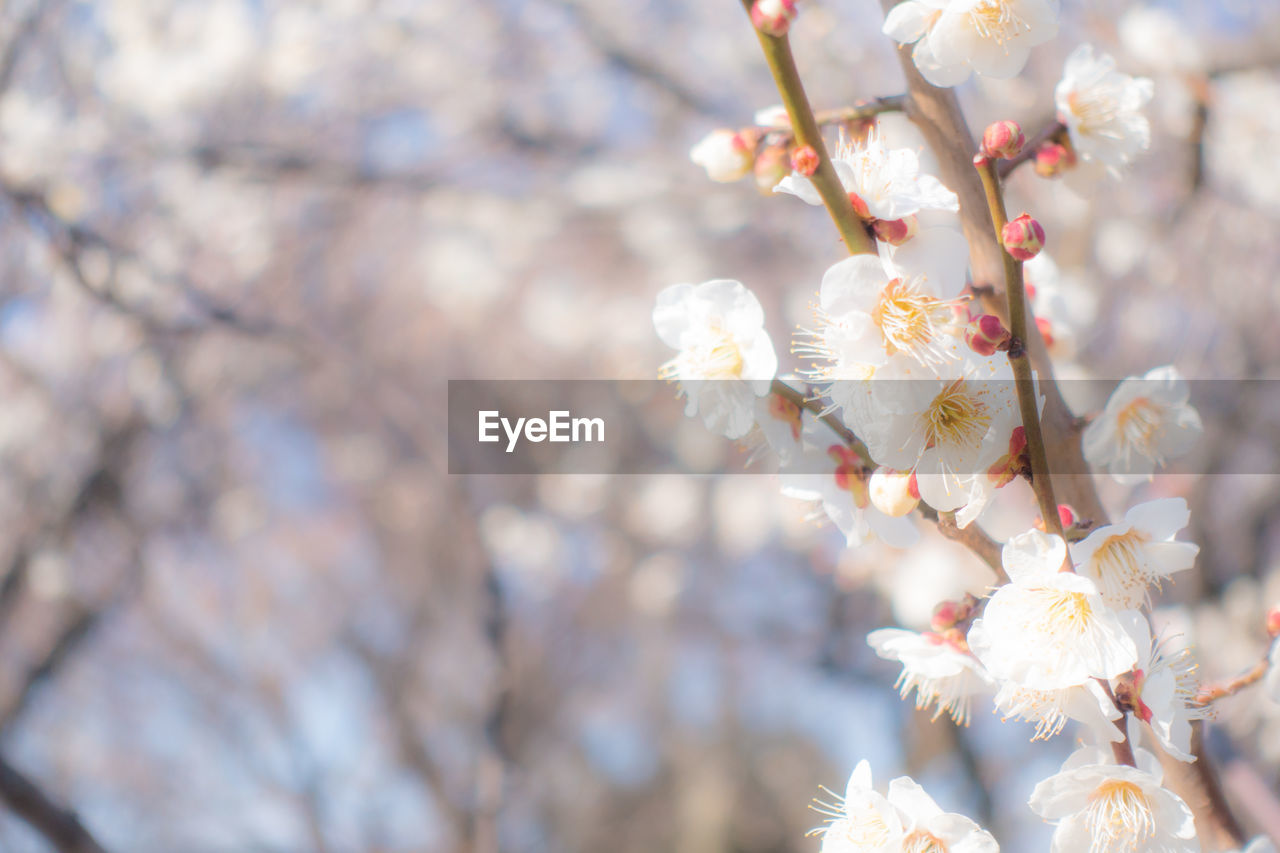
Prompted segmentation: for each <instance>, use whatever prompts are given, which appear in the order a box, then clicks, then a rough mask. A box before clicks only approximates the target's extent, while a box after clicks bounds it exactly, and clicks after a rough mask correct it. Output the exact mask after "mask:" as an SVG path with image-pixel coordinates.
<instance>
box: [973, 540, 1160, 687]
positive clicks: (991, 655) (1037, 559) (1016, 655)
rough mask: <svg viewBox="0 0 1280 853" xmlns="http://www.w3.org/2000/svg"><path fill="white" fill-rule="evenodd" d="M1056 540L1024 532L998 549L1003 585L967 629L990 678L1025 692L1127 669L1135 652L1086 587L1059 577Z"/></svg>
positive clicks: (1066, 575) (1061, 545) (1116, 619)
mask: <svg viewBox="0 0 1280 853" xmlns="http://www.w3.org/2000/svg"><path fill="white" fill-rule="evenodd" d="M1066 557H1067V546H1066V543H1065V542H1064V541H1063V540H1062V537H1060V536H1053V535H1050V534H1045V533H1041V532H1040V531H1039V530H1035V529H1032V530H1029V531H1027V532H1026V533H1023V534H1021V535H1019V536H1015V537H1013V538H1012V539H1010V540H1009V541H1008V542H1007V543H1006V544H1005V546H1004V551H1003V553H1002V562H1003V564H1004V569H1005V572H1007V573H1008V575H1009V583H1007V584H1005V585H1004V586H1002V587H1000V588H999V589H998V590H996V592H995V594H994V595H992V596H991V598H990V600H989V601H988V602H987V606H986V610H985V611H983V614H982V618H981V619H978V620H977V621H975V622H974V623H973V626H972V627H971V628H970V629H969V646H970V648H972V649H973V653H974V654H975V655H977V656H978V659H979V660H980V661H982V664H983V666H985V667H986V668H987V671H988V672H990V673H991V674H992V675H993V676H995V677H996V678H998V679H1001V680H1008V681H1013V682H1015V683H1017V684H1019V685H1021V686H1023V687H1027V688H1031V689H1033V690H1057V689H1061V688H1064V687H1074V686H1077V685H1080V684H1083V683H1084V682H1085V681H1086V680H1087V679H1090V678H1105V679H1110V678H1114V677H1116V676H1118V675H1121V674H1122V673H1125V672H1128V671H1129V670H1131V669H1132V668H1133V667H1134V665H1135V664H1136V663H1137V660H1138V649H1137V646H1136V645H1135V644H1134V641H1133V638H1131V637H1130V636H1129V634H1128V633H1127V631H1126V630H1125V623H1124V622H1123V621H1122V619H1121V616H1120V614H1118V613H1116V612H1115V611H1114V610H1112V609H1111V608H1109V607H1107V605H1106V604H1105V603H1104V602H1103V600H1102V596H1101V595H1099V594H1098V588H1097V587H1096V586H1095V585H1094V583H1093V581H1091V580H1089V579H1088V578H1086V577H1082V576H1081V575H1077V574H1073V573H1071V572H1063V571H1060V569H1061V568H1062V565H1063V561H1064V560H1065V559H1066Z"/></svg>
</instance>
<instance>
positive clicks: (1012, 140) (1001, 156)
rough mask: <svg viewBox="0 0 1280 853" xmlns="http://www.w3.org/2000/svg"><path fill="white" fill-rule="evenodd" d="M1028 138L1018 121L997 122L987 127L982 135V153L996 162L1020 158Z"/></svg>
mask: <svg viewBox="0 0 1280 853" xmlns="http://www.w3.org/2000/svg"><path fill="white" fill-rule="evenodd" d="M1026 144H1027V137H1026V136H1024V135H1023V133H1022V128H1021V127H1019V126H1018V123H1017V122H1016V121H1008V120H1005V121H997V122H994V123H992V124H989V125H987V129H986V130H985V131H983V133H982V153H983V154H984V155H986V156H987V157H990V158H994V159H996V160H1008V159H1009V158H1010V157H1016V156H1018V152H1020V151H1021V150H1022V146H1024V145H1026Z"/></svg>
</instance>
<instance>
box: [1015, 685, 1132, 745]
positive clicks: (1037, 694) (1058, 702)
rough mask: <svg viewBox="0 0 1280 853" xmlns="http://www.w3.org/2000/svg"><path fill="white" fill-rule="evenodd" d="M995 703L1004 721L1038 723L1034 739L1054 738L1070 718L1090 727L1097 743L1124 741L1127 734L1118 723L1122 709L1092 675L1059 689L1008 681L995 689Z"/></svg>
mask: <svg viewBox="0 0 1280 853" xmlns="http://www.w3.org/2000/svg"><path fill="white" fill-rule="evenodd" d="M995 705H996V710H997V711H998V712H999V713H1000V714H1001V719H1002V720H1006V721H1007V720H1010V719H1015V720H1023V721H1025V722H1029V723H1035V724H1036V733H1035V735H1034V736H1033V737H1032V738H1031V739H1032V740H1042V739H1048V738H1051V737H1053V736H1054V735H1056V734H1058V733H1059V732H1061V731H1062V729H1063V727H1064V726H1066V724H1067V721H1068V720H1075V721H1076V722H1078V723H1083V724H1084V725H1085V726H1087V727H1088V730H1089V733H1090V734H1091V735H1092V736H1093V739H1094V741H1095V742H1097V743H1109V742H1113V741H1120V740H1124V733H1123V732H1121V731H1120V729H1119V727H1117V726H1116V725H1115V721H1116V720H1119V719H1120V717H1121V716H1122V714H1121V713H1120V709H1119V708H1117V707H1116V703H1115V702H1114V701H1113V700H1112V699H1111V697H1110V696H1108V695H1107V694H1106V691H1104V690H1103V689H1102V685H1101V684H1099V683H1098V682H1097V681H1096V680H1094V679H1092V678H1091V679H1089V680H1087V681H1085V682H1084V683H1083V684H1078V685H1076V686H1074V687H1063V688H1059V689H1057V690H1034V689H1032V688H1029V687H1023V686H1022V685H1020V684H1017V683H1015V682H1012V681H1006V682H1004V683H1003V684H1001V685H1000V689H999V690H998V691H997V692H996V697H995Z"/></svg>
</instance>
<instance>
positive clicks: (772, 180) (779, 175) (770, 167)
mask: <svg viewBox="0 0 1280 853" xmlns="http://www.w3.org/2000/svg"><path fill="white" fill-rule="evenodd" d="M788 166H789V164H788V163H787V149H786V146H784V145H769V146H767V147H766V148H764V149H762V150H761V151H760V153H759V154H758V155H756V163H755V167H754V168H753V170H752V171H753V172H754V174H755V176H756V189H758V190H760V192H761V193H763V194H764V195H769V194H771V193H772V192H773V188H774V187H776V186H777V185H778V182H779V181H781V180H782V179H783V178H785V177H786V176H787V172H788V171H790V170H789V169H788Z"/></svg>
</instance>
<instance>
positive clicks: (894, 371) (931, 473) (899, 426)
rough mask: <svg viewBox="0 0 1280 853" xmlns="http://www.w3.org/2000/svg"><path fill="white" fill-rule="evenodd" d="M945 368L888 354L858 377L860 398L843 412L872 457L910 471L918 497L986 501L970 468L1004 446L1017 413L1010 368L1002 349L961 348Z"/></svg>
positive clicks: (936, 501) (980, 468)
mask: <svg viewBox="0 0 1280 853" xmlns="http://www.w3.org/2000/svg"><path fill="white" fill-rule="evenodd" d="M945 374H946V375H944V376H938V375H936V374H929V373H922V372H921V371H919V370H918V369H915V368H914V367H913V366H912V365H909V364H906V363H904V362H903V361H902V360H896V361H891V362H890V363H889V364H887V365H886V366H885V367H884V368H881V369H880V370H878V371H877V372H876V378H875V379H873V380H871V381H869V382H866V383H863V385H864V386H865V390H864V391H863V394H864V396H865V397H866V398H867V399H866V401H865V402H863V403H856V404H855V401H854V400H850V405H849V406H848V407H847V408H845V409H844V411H843V415H844V418H845V421H846V422H847V423H848V424H849V426H850V428H852V429H853V431H854V432H855V433H857V434H858V435H859V436H861V437H862V439H863V440H864V441H865V442H866V444H867V449H868V450H869V451H870V453H871V456H872V458H873V459H875V460H876V462H878V463H879V464H881V465H887V466H888V467H890V468H894V469H896V470H899V471H915V473H916V483H917V485H918V487H919V491H920V497H921V498H922V499H923V500H924V501H925V502H926V503H928V504H929V505H930V506H932V507H933V508H934V509H937V510H940V511H951V510H956V509H958V508H960V507H964V506H966V505H968V504H970V503H971V502H972V501H974V500H975V499H976V500H980V501H985V497H986V494H987V493H986V492H985V491H984V485H983V484H982V483H981V482H979V481H980V480H981V479H982V477H978V476H977V475H985V473H986V471H987V469H988V468H990V467H991V465H992V464H993V463H994V462H995V461H996V460H997V459H998V458H999V457H1000V456H1001V455H1002V454H1004V453H1005V452H1006V450H1007V448H1008V446H1009V436H1010V435H1011V434H1012V432H1013V429H1014V427H1016V426H1017V425H1018V423H1019V422H1020V416H1019V412H1018V400H1017V395H1016V392H1015V389H1014V384H1013V371H1012V369H1011V368H1010V366H1009V360H1008V359H1007V358H1005V357H1004V356H1003V355H999V356H980V355H978V354H977V353H974V352H972V351H968V350H965V351H962V352H961V353H960V355H959V359H958V360H957V361H955V362H951V363H948V364H947V365H946V369H945ZM850 384H851V383H850Z"/></svg>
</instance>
